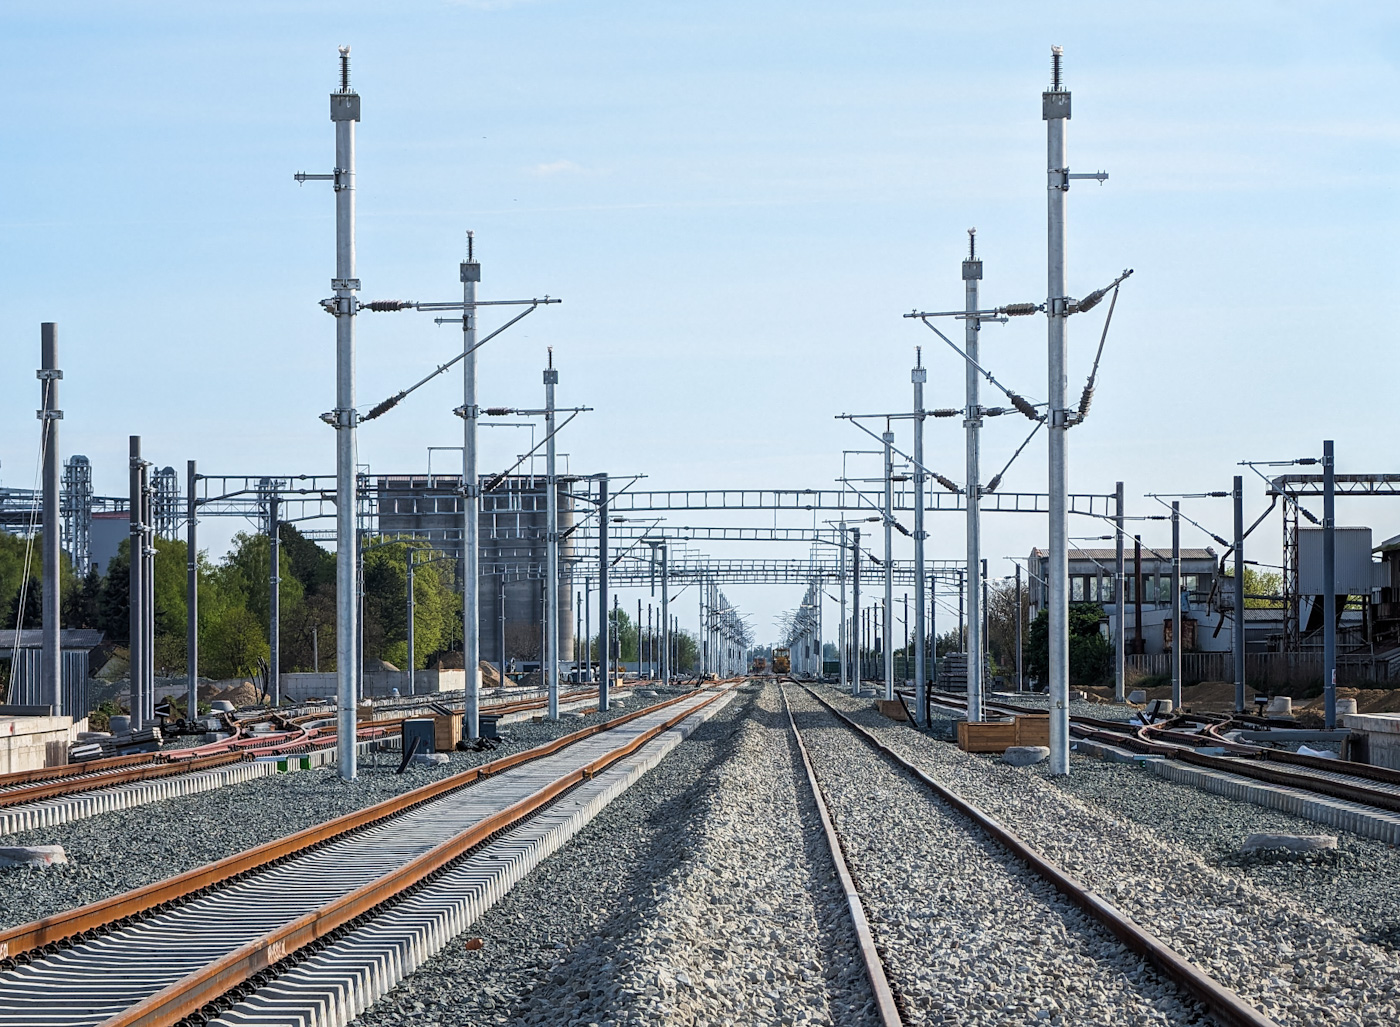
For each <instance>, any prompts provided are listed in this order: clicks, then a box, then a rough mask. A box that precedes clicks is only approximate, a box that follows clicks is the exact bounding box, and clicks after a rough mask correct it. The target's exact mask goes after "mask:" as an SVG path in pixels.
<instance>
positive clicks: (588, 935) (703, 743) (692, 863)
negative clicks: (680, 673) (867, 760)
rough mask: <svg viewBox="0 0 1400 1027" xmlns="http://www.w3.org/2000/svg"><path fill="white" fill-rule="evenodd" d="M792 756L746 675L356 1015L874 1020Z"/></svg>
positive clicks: (374, 1018) (439, 1021) (376, 1025)
mask: <svg viewBox="0 0 1400 1027" xmlns="http://www.w3.org/2000/svg"><path fill="white" fill-rule="evenodd" d="M795 760H796V755H795V750H794V749H793V748H792V747H791V743H790V741H789V739H788V734H787V721H786V717H785V716H783V714H782V712H781V704H780V699H779V698H778V695H777V689H776V688H775V687H774V686H772V685H768V686H766V687H765V688H764V689H763V690H762V691H761V692H759V693H758V694H756V695H755V694H753V692H752V690H746V691H745V693H743V694H741V695H740V697H739V698H738V699H736V701H735V702H733V703H731V704H730V706H729V707H727V708H726V709H725V710H723V711H721V712H720V713H719V714H717V715H716V716H715V717H714V718H713V719H712V720H710V721H709V722H708V723H706V724H705V725H703V726H702V727H701V728H699V729H698V730H697V731H696V732H695V733H694V734H693V735H691V737H690V738H689V739H688V740H687V741H686V742H685V743H683V744H682V745H681V746H680V747H678V748H677V749H676V750H675V751H674V752H673V753H671V755H669V756H668V757H667V758H666V759H665V760H663V761H662V762H661V763H660V764H659V765H658V766H657V767H656V768H655V769H653V770H652V771H651V772H650V773H649V774H647V775H646V776H645V777H643V778H642V779H641V780H640V781H638V782H637V783H636V784H635V785H633V786H632V787H631V788H630V789H629V790H628V791H626V792H625V793H623V794H622V795H621V796H620V797H618V798H617V799H616V800H614V801H613V802H612V804H611V805H609V806H608V807H607V808H606V809H604V810H603V811H602V812H601V813H600V814H599V816H598V817H596V818H595V819H594V820H593V822H592V823H590V824H589V825H588V826H587V827H586V828H584V830H583V831H581V832H580V833H579V834H578V835H577V836H576V837H575V838H574V839H573V841H571V842H570V843H569V845H568V847H567V848H565V849H564V850H563V851H561V852H560V853H558V854H556V855H555V856H553V857H551V858H550V859H549V860H547V861H546V862H545V863H543V864H541V866H540V867H539V868H537V869H536V870H535V871H534V873H532V874H531V875H530V876H529V877H528V878H526V879H525V880H524V881H522V882H521V883H520V884H518V885H517V886H516V887H515V889H514V890H513V891H512V892H511V893H510V894H509V895H507V896H506V897H505V898H504V899H502V901H501V902H500V903H498V904H497V905H496V906H495V907H494V908H493V909H492V910H491V911H490V912H489V913H487V914H486V916H484V917H483V918H482V919H481V920H479V921H478V922H477V923H476V925H474V926H473V928H472V931H471V933H472V934H473V935H477V936H480V937H481V938H483V939H485V942H486V944H485V946H484V947H483V948H481V949H479V950H475V951H469V950H467V949H466V948H465V947H464V945H463V943H462V942H461V941H459V942H455V943H453V944H452V945H451V946H449V947H448V949H447V950H445V951H444V952H443V953H442V954H441V955H439V956H438V957H437V958H436V959H434V960H433V961H431V962H430V963H429V964H428V965H426V966H424V967H422V968H420V969H419V970H418V971H417V972H416V973H414V974H413V975H412V976H411V977H409V978H408V979H407V980H406V981H405V982H404V983H403V984H402V985H401V986H400V987H399V988H397V989H395V990H394V991H393V992H392V993H390V994H389V995H388V996H386V997H385V998H384V999H383V1000H381V1001H380V1002H379V1003H378V1004H377V1005H376V1006H375V1007H373V1008H372V1009H370V1010H369V1011H368V1012H367V1013H366V1014H365V1015H364V1016H362V1017H361V1018H360V1020H359V1021H358V1022H360V1023H363V1024H365V1025H366V1027H396V1025H398V1024H402V1023H404V1022H407V1021H408V1020H410V1019H411V1020H412V1022H414V1023H415V1024H419V1025H421V1027H456V1025H467V1024H473V1025H475V1024H505V1023H512V1024H560V1025H565V1024H567V1025H597V1027H621V1025H643V1024H645V1025H648V1027H650V1025H655V1024H667V1025H671V1024H676V1025H706V1027H709V1025H715V1027H719V1025H726V1024H728V1025H742V1027H749V1025H754V1024H841V1025H855V1027H866V1025H874V1024H875V1023H876V1022H877V1020H876V1019H875V1017H874V1012H873V1006H872V1005H871V999H870V993H869V988H868V985H867V984H866V982H865V978H864V971H863V968H862V966H861V963H860V961H859V955H858V953H857V951H856V949H855V946H854V944H853V941H852V937H853V936H852V933H851V927H850V921H849V915H848V913H847V910H846V907H845V901H844V898H843V897H842V896H841V894H840V892H839V890H838V889H836V887H835V875H834V872H833V870H832V868H831V864H830V860H829V858H828V857H827V855H826V853H825V850H824V848H823V846H824V842H823V841H822V837H821V835H820V833H819V823H818V821H817V819H816V812H815V808H814V807H813V806H812V803H811V800H810V797H809V796H808V795H807V793H806V792H805V790H799V785H798V782H797V778H796V777H795V773H797V772H800V765H799V764H797V763H796V762H795Z"/></svg>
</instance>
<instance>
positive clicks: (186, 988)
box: [101, 691, 723, 1027]
mask: <svg viewBox="0 0 1400 1027" xmlns="http://www.w3.org/2000/svg"><path fill="white" fill-rule="evenodd" d="M695 694H696V693H695V692H690V693H687V694H686V695H684V696H680V697H678V698H677V699H675V700H672V701H673V702H679V701H680V700H681V699H685V698H688V697H690V696H693V695H695ZM722 694H723V693H722V692H721V691H716V692H715V693H714V694H713V695H711V696H710V697H709V698H707V699H705V700H704V701H703V702H701V703H698V704H696V705H694V706H689V707H687V708H686V709H684V710H682V711H681V712H680V713H678V714H676V715H675V716H674V717H669V718H667V719H666V720H665V721H663V722H661V723H660V724H657V725H655V726H653V727H651V728H648V729H647V730H646V731H643V732H642V733H641V734H639V735H638V736H637V737H636V738H634V739H632V740H631V741H629V742H626V743H624V744H623V745H621V746H618V747H617V748H615V749H613V750H611V751H610V752H607V753H605V754H603V755H602V756H599V757H597V758H596V759H594V760H591V761H590V762H589V763H587V764H585V765H584V766H582V767H578V768H576V769H574V770H572V771H570V772H569V773H567V774H564V775H562V776H561V777H558V778H556V779H555V780H554V781H553V782H551V783H550V784H548V785H546V786H545V787H543V788H541V789H539V790H537V791H536V792H534V793H533V794H532V795H530V796H528V797H527V798H525V799H522V800H520V801H518V802H516V803H513V804H512V805H510V806H508V807H506V808H505V809H503V810H501V811H499V812H497V813H494V814H491V815H490V816H487V817H485V818H484V819H482V820H481V821H479V822H478V823H477V824H475V825H474V826H473V827H471V828H469V829H468V830H466V831H463V832H461V833H460V834H457V835H455V836H454V837H453V838H451V839H449V840H447V841H445V842H442V843H440V844H438V845H437V846H435V847H434V848H432V849H429V850H428V851H427V852H425V853H422V854H421V855H419V856H417V857H415V858H414V859H412V860H410V861H409V862H408V863H405V864H404V865H403V866H401V867H399V868H397V869H396V870H393V871H391V872H390V873H388V874H385V875H383V876H382V877H379V878H377V879H376V880H374V881H371V882H369V883H368V884H365V885H362V886H361V887H359V888H357V889H356V890H355V891H353V892H350V893H349V894H347V895H343V896H340V897H339V898H337V899H334V900H333V901H331V902H329V903H327V904H326V905H324V906H322V907H321V908H320V909H317V910H314V911H312V912H310V913H307V914H305V915H304V916H301V917H299V918H298V919H296V920H293V921H292V922H291V923H289V924H284V925H283V926H281V927H279V928H277V929H275V930H273V931H270V932H268V933H267V934H265V935H263V936H262V937H261V938H258V939H256V940H254V941H252V942H250V943H248V944H247V945H244V946H243V947H241V948H239V949H237V950H235V951H233V952H230V953H229V954H228V955H226V956H224V957H222V958H220V959H218V960H216V961H214V962H213V963H211V964H210V965H209V966H207V967H205V968H204V969H203V970H200V971H198V972H196V973H193V974H190V975H188V976H187V977H185V978H183V979H182V980H180V981H177V982H175V983H174V984H172V985H170V986H169V987H167V988H165V989H163V990H162V991H159V992H157V993H156V994H154V995H151V996H150V997H148V998H146V999H144V1000H142V1001H141V1002H138V1003H137V1004H135V1005H133V1006H131V1007H130V1008H128V1009H126V1010H124V1011H123V1012H121V1013H118V1014H117V1015H115V1016H112V1017H109V1018H108V1019H106V1020H104V1021H103V1022H102V1025H101V1027H169V1025H171V1024H175V1023H178V1022H179V1021H180V1020H182V1019H183V1018H185V1017H186V1016H189V1015H191V1014H193V1013H196V1012H198V1011H199V1010H200V1009H202V1008H203V1007H204V1006H206V1005H208V1004H209V1003H210V1002H212V1001H214V1000H215V999H217V998H219V997H220V996H221V995H223V994H225V993H226V992H228V991H229V990H230V989H232V988H234V987H237V986H238V985H239V984H242V983H243V982H244V981H246V980H248V979H249V978H251V977H253V976H255V975H257V974H260V973H262V972H264V971H266V970H268V969H269V968H271V967H272V966H274V965H275V964H277V963H279V962H281V961H282V960H284V959H286V958H287V957H288V956H290V955H292V954H294V953H295V952H296V951H297V950H299V949H302V948H305V947H306V946H307V945H310V944H312V943H313V942H315V941H317V940H319V939H321V938H323V937H325V936H326V935H327V934H329V933H331V932H332V931H334V930H336V929H337V928H339V927H342V926H344V925H345V924H348V923H350V922H351V921H353V920H356V919H358V918H359V917H361V916H364V915H365V914H367V913H370V912H372V911H373V910H375V909H376V908H378V907H379V906H382V905H384V904H385V903H386V902H390V901H392V900H393V899H395V898H396V897H398V896H399V895H401V894H402V893H403V892H405V891H407V890H409V889H411V888H413V887H415V886H416V885H418V884H420V883H421V882H422V881H423V880H424V879H426V878H428V877H430V876H432V875H433V874H435V873H437V872H438V871H439V870H442V869H443V868H444V867H446V866H447V865H448V864H450V863H452V862H453V861H455V860H457V859H458V858H460V857H462V856H463V855H465V854H466V853H467V852H468V850H470V849H472V848H475V847H476V846H477V845H479V844H481V843H482V842H483V841H485V840H487V839H488V838H490V837H491V836H492V835H494V834H496V833H497V832H499V831H503V830H506V829H508V828H510V827H512V826H514V825H515V824H516V823H517V822H518V821H520V820H523V819H525V818H526V817H528V816H530V815H532V814H533V813H535V812H536V811H538V810H540V809H542V808H544V807H545V806H548V805H550V804H551V803H553V802H554V800H555V799H557V798H558V797H559V796H561V795H563V794H564V793H565V792H567V791H570V790H571V789H572V788H573V787H574V786H576V785H578V784H580V783H582V782H583V781H586V780H588V779H589V778H592V777H593V776H594V775H596V774H598V773H599V772H600V771H602V770H605V769H606V768H607V767H609V766H611V765H612V764H613V763H615V762H617V761H618V760H621V759H624V758H626V757H627V756H630V755H631V754H632V753H634V752H636V751H637V750H638V749H640V748H641V747H642V746H643V745H645V744H647V743H648V742H650V741H651V740H652V739H653V738H655V737H656V736H657V735H659V734H661V733H662V732H665V731H669V730H670V729H671V728H673V727H675V726H676V724H678V723H680V722H681V721H682V720H685V719H686V718H687V717H690V716H692V715H693V714H695V713H696V712H698V711H699V710H702V709H704V708H705V707H706V706H708V705H709V704H710V703H712V702H714V701H715V700H716V699H718V698H719V696H720V695H722ZM666 705H669V703H667V704H666ZM654 710H655V707H653V708H652V710H648V711H644V712H654Z"/></svg>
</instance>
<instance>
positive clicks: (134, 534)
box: [127, 435, 146, 731]
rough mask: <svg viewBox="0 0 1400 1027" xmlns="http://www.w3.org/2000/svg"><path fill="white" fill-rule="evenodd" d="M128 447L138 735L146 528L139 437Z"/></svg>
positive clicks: (135, 726)
mask: <svg viewBox="0 0 1400 1027" xmlns="http://www.w3.org/2000/svg"><path fill="white" fill-rule="evenodd" d="M130 443H131V449H130V454H131V463H130V486H131V494H130V499H129V500H128V502H129V504H130V506H129V507H128V509H129V511H130V517H129V521H130V536H129V541H128V543H127V547H128V549H127V555H128V556H129V557H130V559H129V561H128V568H127V600H128V606H129V608H130V616H129V617H128V619H127V635H128V638H127V648H128V650H129V657H128V659H129V662H130V665H131V671H130V677H131V727H132V730H134V731H140V730H141V729H142V728H144V727H145V726H146V703H145V698H144V691H145V689H144V686H145V683H146V671H145V667H146V654H145V651H144V650H145V638H146V619H145V617H143V616H142V606H143V604H144V601H145V598H146V588H145V586H144V585H143V584H142V580H141V579H142V574H141V572H142V571H143V570H144V569H145V566H146V558H145V556H144V552H145V548H146V528H145V526H144V525H143V524H142V523H141V507H142V505H143V504H142V496H141V469H142V467H143V466H144V464H143V463H142V462H141V436H140V435H133V436H131V439H130Z"/></svg>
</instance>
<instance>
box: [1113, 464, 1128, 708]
mask: <svg viewBox="0 0 1400 1027" xmlns="http://www.w3.org/2000/svg"><path fill="white" fill-rule="evenodd" d="M1113 498H1114V517H1113V524H1114V532H1113V537H1114V543H1113V555H1114V563H1113V600H1114V602H1115V603H1116V604H1117V606H1118V631H1117V637H1116V638H1115V639H1114V640H1113V701H1114V702H1123V701H1124V697H1125V695H1126V693H1125V691H1124V689H1125V688H1126V687H1127V684H1126V683H1127V674H1128V657H1127V652H1128V645H1127V631H1128V623H1127V621H1126V620H1124V615H1125V614H1126V613H1127V601H1126V600H1125V599H1124V597H1123V506H1124V504H1123V483H1122V482H1121V481H1120V482H1118V487H1117V489H1115V490H1114V496H1113Z"/></svg>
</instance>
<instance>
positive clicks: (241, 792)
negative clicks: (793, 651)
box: [0, 689, 687, 927]
mask: <svg viewBox="0 0 1400 1027" xmlns="http://www.w3.org/2000/svg"><path fill="white" fill-rule="evenodd" d="M686 690H687V689H670V690H663V691H661V692H660V695H659V697H658V698H657V699H654V700H647V701H646V704H647V705H651V704H654V703H656V702H659V701H663V700H665V699H667V698H670V697H672V696H674V695H679V694H681V693H682V692H683V691H686ZM642 705H643V702H642V701H640V700H636V699H634V700H631V701H629V702H628V703H627V704H626V706H623V707H619V708H616V709H614V710H611V711H610V712H609V714H608V715H607V718H608V719H611V718H613V717H618V716H623V715H625V714H627V713H631V712H634V711H635V710H637V709H639V708H641V707H642ZM597 720H598V714H596V713H591V714H589V715H588V716H587V717H586V718H584V719H583V720H577V719H573V718H570V719H561V720H560V721H558V722H556V723H553V724H551V723H549V722H547V721H544V722H541V723H538V724H535V723H520V724H512V725H510V726H509V727H507V728H504V729H503V730H502V734H503V735H504V739H503V740H502V742H501V744H500V745H499V746H498V747H497V748H496V749H494V750H485V751H482V752H453V753H452V754H451V759H450V761H449V762H448V763H447V764H446V765H444V766H440V767H425V766H413V767H410V768H409V769H408V771H406V772H405V773H404V774H402V775H399V774H396V773H395V771H397V769H398V766H399V761H400V758H401V754H400V753H398V752H395V751H387V752H382V753H376V754H371V755H369V756H363V755H362V756H361V757H360V762H359V776H358V778H357V779H356V780H355V781H353V782H347V781H342V780H341V779H340V777H339V773H338V771H337V769H336V767H335V766H334V765H333V764H332V765H330V766H327V767H322V768H316V769H314V770H303V771H297V772H295V773H290V774H278V775H275V776H272V777H263V778H258V779H257V780H254V781H250V782H248V783H246V784H240V785H232V786H229V787H227V788H221V789H219V790H217V791H213V792H206V793H203V794H200V795H189V796H183V797H180V798H173V799H165V800H162V801H160V802H153V803H149V804H147V805H145V806H140V807H137V808H134V809H129V810H120V811H117V812H112V813H104V814H101V815H99V816H94V817H89V818H87V819H85V820H78V821H74V822H72V823H68V824H60V825H56V826H53V827H46V828H38V829H35V830H32V831H20V832H16V833H14V834H9V835H0V845H62V846H63V848H64V850H65V852H66V853H67V855H68V860H69V861H68V863H66V864H64V865H61V866H50V867H44V868H42V869H41V868H32V867H15V868H11V869H6V870H0V887H3V888H4V892H5V902H4V903H3V904H0V927H12V926H15V925H16V924H22V923H26V922H28V921H30V920H37V919H39V918H40V917H44V916H50V915H52V914H54V913H60V912H63V911H64V910H67V909H72V908H74V907H75V906H80V905H83V904H85V903H89V902H96V901H97V900H99V899H103V898H107V897H108V896H111V895H116V894H119V893H121V892H124V891H129V890H131V889H133V888H139V887H141V886H142V885H145V884H149V883H151V882H153V881H159V880H163V879H164V878H167V877H173V876H174V875H176V874H179V873H182V872H184V871H186V870H191V869H193V868H195V867H199V866H203V865H205V864H206V863H212V862H214V861H215V860H218V859H222V858H224V857H225V856H229V855H233V854H234V853H237V852H242V851H244V850H246V849H250V848H252V847H253V846H255V845H260V844H262V843H263V842H266V841H271V840H272V839H274V838H281V837H285V836H286V835H289V834H293V833H295V832H296V831H299V830H301V829H303V828H306V827H310V826H312V825H314V824H319V823H323V822H325V821H327V820H330V819H333V818H334V817H338V816H341V815H342V814H345V813H352V812H354V811H355V810H358V809H363V808H364V807H365V806H369V805H372V804H374V803H376V802H380V801H382V800H384V799H388V798H391V797H393V796H395V795H398V794H400V793H402V792H405V791H408V790H410V789H413V788H417V787H419V786H421V785H424V784H427V783H429V782H430V781H435V780H437V779H439V778H442V777H446V776H449V775H451V774H454V773H458V772H460V771H462V770H466V769H468V768H470V767H473V766H478V765H480V764H482V763H486V762H488V761H490V760H493V759H498V758H500V757H501V756H505V755H508V754H510V753H512V752H516V751H519V750H521V749H528V748H531V747H533V746H536V745H540V744H542V743H544V742H547V741H550V740H552V739H554V738H557V737H559V736H560V735H564V734H568V733H570V732H573V731H577V730H579V729H580V728H583V727H586V726H588V725H589V724H591V723H595V722H596V721H597Z"/></svg>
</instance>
